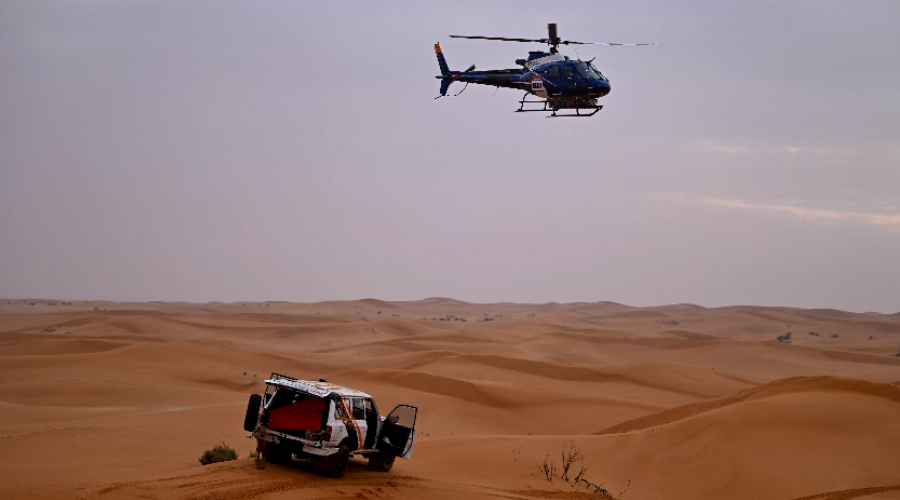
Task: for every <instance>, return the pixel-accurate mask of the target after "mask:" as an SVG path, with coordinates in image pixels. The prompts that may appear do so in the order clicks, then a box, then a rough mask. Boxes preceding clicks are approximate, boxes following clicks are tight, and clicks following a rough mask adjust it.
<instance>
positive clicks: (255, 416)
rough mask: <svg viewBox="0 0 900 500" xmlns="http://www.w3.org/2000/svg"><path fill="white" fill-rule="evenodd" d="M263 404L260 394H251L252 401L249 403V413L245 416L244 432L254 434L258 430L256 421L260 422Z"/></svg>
mask: <svg viewBox="0 0 900 500" xmlns="http://www.w3.org/2000/svg"><path fill="white" fill-rule="evenodd" d="M261 402H262V396H260V395H259V394H251V395H250V401H248V402H247V413H246V414H244V430H245V431H247V432H253V429H255V428H256V421H257V420H259V405H260V403H261Z"/></svg>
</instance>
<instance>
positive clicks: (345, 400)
mask: <svg viewBox="0 0 900 500" xmlns="http://www.w3.org/2000/svg"><path fill="white" fill-rule="evenodd" d="M416 411H417V409H416V407H415V406H409V405H398V406H397V407H396V408H394V410H393V411H391V412H390V413H389V414H388V415H387V416H386V417H382V416H381V414H380V413H379V412H378V406H377V405H376V404H375V400H374V399H373V398H372V396H370V395H368V394H366V393H364V392H360V391H357V390H354V389H349V388H347V387H343V386H340V385H335V384H330V383H328V382H326V381H325V380H322V379H320V380H318V381H312V380H298V379H296V378H293V377H289V376H287V375H282V374H280V373H273V374H272V376H271V377H270V378H269V379H268V380H266V391H265V393H263V394H252V395H251V396H250V401H249V403H248V404H247V413H246V416H245V418H244V430H246V431H247V432H250V433H252V437H254V438H256V443H257V444H256V446H257V448H256V449H257V452H258V458H257V459H256V464H257V467H258V468H264V467H265V464H266V462H271V463H283V462H289V461H291V459H292V458H293V457H297V458H300V459H308V460H313V461H316V462H317V463H318V465H319V468H320V469H321V470H322V472H324V473H325V474H326V475H328V476H331V477H341V476H343V475H344V472H345V471H346V469H347V462H348V461H349V460H350V458H351V457H353V456H355V455H360V456H363V457H365V458H367V459H368V467H369V468H370V469H373V470H377V471H382V472H387V471H389V470H391V467H393V465H394V459H395V458H396V457H400V458H404V459H407V460H408V459H409V458H410V455H411V454H412V448H413V441H414V440H415V424H416Z"/></svg>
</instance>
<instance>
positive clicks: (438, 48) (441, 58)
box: [434, 43, 450, 76]
mask: <svg viewBox="0 0 900 500" xmlns="http://www.w3.org/2000/svg"><path fill="white" fill-rule="evenodd" d="M434 53H435V54H437V60H438V66H440V68H441V76H447V75H449V74H450V67H449V66H447V60H446V59H444V53H443V52H441V44H439V43H436V44H434Z"/></svg>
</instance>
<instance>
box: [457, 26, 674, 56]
mask: <svg viewBox="0 0 900 500" xmlns="http://www.w3.org/2000/svg"><path fill="white" fill-rule="evenodd" d="M450 38H468V39H470V40H496V41H501V42H529V43H546V44H547V45H549V46H550V53H551V54H558V53H559V48H558V47H559V46H560V45H569V44H572V45H610V46H617V47H618V46H656V45H657V44H655V43H616V42H576V41H573V40H563V39H561V38H560V37H559V33H558V30H557V28H556V23H549V24H548V25H547V38H510V37H505V36H483V35H450Z"/></svg>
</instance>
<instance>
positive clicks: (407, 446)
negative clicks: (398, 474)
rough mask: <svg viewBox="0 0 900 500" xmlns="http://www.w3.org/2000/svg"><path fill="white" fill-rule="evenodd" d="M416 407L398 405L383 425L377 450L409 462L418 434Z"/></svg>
mask: <svg viewBox="0 0 900 500" xmlns="http://www.w3.org/2000/svg"><path fill="white" fill-rule="evenodd" d="M416 411H417V409H416V407H415V406H407V405H398V406H397V407H396V408H394V410H393V411H392V412H391V413H389V414H388V416H387V418H385V419H384V423H382V425H381V435H379V436H378V445H377V446H376V448H378V449H379V450H381V451H382V452H384V453H386V454H388V455H393V456H395V457H400V458H405V459H407V460H409V457H410V456H411V455H412V447H413V441H414V440H415V433H416Z"/></svg>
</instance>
